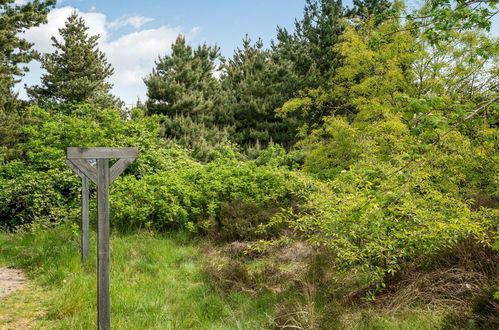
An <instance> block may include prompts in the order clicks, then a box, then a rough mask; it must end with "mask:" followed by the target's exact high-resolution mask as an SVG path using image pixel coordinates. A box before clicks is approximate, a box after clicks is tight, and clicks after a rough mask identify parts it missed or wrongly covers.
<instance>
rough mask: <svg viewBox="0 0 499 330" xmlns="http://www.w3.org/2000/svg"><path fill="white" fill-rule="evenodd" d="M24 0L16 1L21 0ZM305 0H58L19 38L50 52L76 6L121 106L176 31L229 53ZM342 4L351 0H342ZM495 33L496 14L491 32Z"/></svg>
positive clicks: (34, 73) (269, 34) (32, 76)
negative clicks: (103, 59) (102, 55)
mask: <svg viewBox="0 0 499 330" xmlns="http://www.w3.org/2000/svg"><path fill="white" fill-rule="evenodd" d="M25 2H27V0H16V3H25ZM304 3H305V0H211V1H207V0H181V1H179V0H163V1H159V0H156V1H153V0H141V1H126V0H121V1H119V0H100V1H98V0H59V1H58V3H57V5H56V8H55V9H52V11H51V12H50V13H49V15H48V23H47V24H44V25H42V26H39V27H35V28H31V29H29V30H28V31H27V32H26V35H25V38H26V39H27V40H28V41H31V42H33V43H34V48H35V49H37V50H38V51H40V52H42V53H46V52H52V51H53V50H54V48H53V47H52V45H51V40H50V38H51V36H57V35H58V29H59V28H61V27H62V26H63V25H64V22H65V20H66V18H67V17H68V16H69V15H70V14H71V13H72V12H73V11H74V10H76V11H77V12H78V13H79V14H80V15H81V16H82V17H83V18H84V19H85V22H86V24H87V26H89V28H90V29H89V34H90V35H94V34H99V35H100V40H99V48H100V49H101V50H102V51H103V52H104V53H105V54H106V56H107V59H108V61H109V62H110V63H111V65H112V66H113V67H114V75H113V76H112V77H111V78H110V79H109V80H110V82H111V83H112V84H113V89H112V93H113V94H114V95H116V96H118V97H120V98H121V99H122V100H123V101H125V103H126V104H128V105H131V104H135V103H136V101H137V98H140V99H141V100H142V101H144V100H145V99H146V87H145V85H144V83H143V78H144V77H146V76H147V75H148V74H149V73H150V72H151V71H152V69H153V67H154V61H155V60H156V59H157V58H158V56H159V55H165V54H168V53H169V51H170V46H171V44H172V43H173V42H174V41H175V39H176V37H177V36H178V35H179V34H182V35H184V36H185V37H186V40H187V42H188V43H190V44H192V45H198V44H200V43H203V42H206V43H207V44H212V45H214V44H217V45H219V46H220V47H221V52H222V55H224V56H225V57H230V56H231V55H232V54H233V52H234V50H235V49H236V48H237V47H239V46H240V45H241V40H242V39H243V37H244V36H245V35H246V34H248V36H249V37H250V38H252V39H257V38H259V37H260V38H262V39H263V41H264V42H265V45H269V43H270V40H272V39H274V38H275V32H276V27H277V26H281V27H285V28H288V29H289V30H292V29H293V26H294V20H295V18H300V17H301V16H302V13H303V6H304ZM344 3H345V4H346V5H347V6H348V5H349V4H351V0H347V1H344ZM491 34H492V35H493V36H499V18H495V20H494V22H493V28H492V31H491ZM29 68H30V72H28V73H27V74H26V76H25V77H23V79H22V81H21V83H19V84H18V85H17V86H16V90H17V91H18V92H19V94H20V96H21V98H26V93H25V91H24V85H28V86H31V85H35V84H38V83H39V81H40V76H41V75H42V73H43V70H42V69H41V68H40V64H39V63H38V62H32V63H30V64H29Z"/></svg>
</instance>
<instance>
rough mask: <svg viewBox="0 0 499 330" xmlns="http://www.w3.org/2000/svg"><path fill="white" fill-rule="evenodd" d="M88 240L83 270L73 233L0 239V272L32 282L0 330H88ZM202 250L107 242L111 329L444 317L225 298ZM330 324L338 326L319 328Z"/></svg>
mask: <svg viewBox="0 0 499 330" xmlns="http://www.w3.org/2000/svg"><path fill="white" fill-rule="evenodd" d="M90 239H91V248H92V250H91V252H90V257H89V260H88V262H87V263H86V264H85V265H84V266H82V265H81V261H80V254H79V238H78V234H77V232H75V231H74V230H73V231H72V230H68V228H61V229H57V230H51V231H39V232H36V233H25V234H6V233H0V266H4V267H5V266H8V267H17V268H22V269H24V270H25V271H26V272H27V275H28V278H29V279H30V281H29V282H28V286H27V287H26V288H25V289H23V290H20V291H18V292H16V293H14V294H12V295H10V296H8V297H6V298H3V300H2V304H0V329H18V328H34V329H40V328H43V329H94V328H95V323H96V255H95V246H96V242H95V233H92V234H91V237H90ZM202 247H203V244H200V241H199V239H198V238H195V237H192V236H189V235H188V234H185V233H169V234H154V233H150V232H142V233H136V234H133V235H119V234H114V233H113V234H112V239H111V324H112V327H113V328H114V329H268V328H272V323H271V320H272V316H273V315H274V316H275V312H276V310H279V308H280V310H281V311H282V312H284V314H287V313H288V312H292V313H295V312H296V314H295V315H300V317H305V318H307V317H309V318H310V315H311V313H312V314H314V316H313V318H314V320H310V319H308V320H307V319H305V320H302V321H301V323H299V324H297V325H298V326H305V328H309V329H317V328H321V325H320V324H323V327H322V328H324V327H326V328H328V329H438V328H439V324H441V321H442V318H443V313H441V312H439V311H429V310H419V309H413V310H408V311H407V310H406V311H401V312H399V313H396V314H390V313H380V312H379V311H377V310H375V309H372V308H368V307H365V308H362V309H359V308H351V309H344V308H342V310H341V313H340V314H338V315H337V317H336V316H335V315H333V313H334V311H333V312H331V313H330V312H329V311H328V307H327V305H329V306H333V307H334V302H332V303H331V302H329V304H328V303H326V304H323V303H319V304H314V303H313V306H312V308H315V310H312V309H310V307H311V305H309V306H307V302H306V299H304V297H303V295H301V294H300V290H299V289H295V291H292V292H283V293H280V294H272V293H270V292H259V293H258V294H256V295H255V294H253V295H252V294H248V293H244V292H240V291H239V292H238V291H232V292H230V291H229V292H227V291H225V292H223V291H221V290H218V289H216V288H215V286H214V284H213V283H211V282H210V280H209V279H208V278H207V275H206V273H205V271H204V269H203V266H202V265H203V262H202V261H203V258H209V257H210V255H209V254H205V253H204V251H202V249H203V248H202ZM261 263H262V261H261V260H260V261H259V260H255V261H252V262H250V264H249V266H250V268H255V269H257V270H258V269H259V268H261V267H262V265H261ZM250 270H251V269H250ZM287 306H291V307H290V308H288V307H287ZM333 309H334V308H333ZM307 313H308V314H307ZM329 316H331V318H332V319H334V320H333V321H331V322H329V323H328V322H326V323H323V321H324V319H327V318H328V317H329ZM337 320H339V321H337ZM316 321H317V322H316ZM316 324H319V325H318V326H317V325H316ZM325 324H327V325H325Z"/></svg>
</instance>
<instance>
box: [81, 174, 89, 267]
mask: <svg viewBox="0 0 499 330" xmlns="http://www.w3.org/2000/svg"><path fill="white" fill-rule="evenodd" d="M89 199H90V198H89V191H88V178H87V177H86V176H85V175H83V176H82V177H81V262H82V263H85V261H86V260H87V258H88V251H89V243H88V227H89V224H88V223H89V220H88V214H89V209H90V206H89V205H90V203H89Z"/></svg>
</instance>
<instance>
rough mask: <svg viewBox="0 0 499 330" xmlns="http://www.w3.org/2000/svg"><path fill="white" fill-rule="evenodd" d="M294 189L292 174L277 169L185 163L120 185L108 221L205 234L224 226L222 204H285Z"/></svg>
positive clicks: (229, 161) (231, 162) (230, 161)
mask: <svg viewBox="0 0 499 330" xmlns="http://www.w3.org/2000/svg"><path fill="white" fill-rule="evenodd" d="M175 163H176V162H175ZM298 190H299V186H298V185H297V184H296V183H295V180H293V177H292V176H291V174H290V173H289V172H288V171H287V170H285V169H282V168H277V167H275V166H257V165H256V164H255V163H254V162H241V161H238V160H236V159H234V158H231V157H221V158H219V159H216V160H215V161H213V162H210V163H208V164H206V165H201V164H198V163H196V162H194V161H191V163H190V164H186V163H185V162H184V163H183V164H182V166H178V165H176V166H174V167H171V168H169V169H168V170H159V171H157V172H156V173H154V174H150V175H146V176H144V177H143V178H141V179H140V180H139V179H137V178H135V177H133V176H127V177H125V178H123V179H122V180H118V181H117V182H116V183H115V184H114V186H113V191H112V194H111V195H112V207H111V209H112V210H113V216H112V219H113V220H112V221H113V223H114V224H115V225H116V226H118V227H120V228H124V229H130V228H132V229H133V228H140V227H145V228H154V229H157V230H168V229H179V228H181V229H188V230H191V231H199V230H201V231H204V230H208V229H213V228H212V226H215V229H216V228H219V227H220V226H221V225H223V224H222V223H221V222H220V210H221V208H222V206H223V205H224V203H225V202H226V201H235V200H241V201H244V202H248V203H252V204H253V205H255V207H266V206H273V205H286V204H289V203H290V202H291V201H292V200H293V199H294V195H295V192H296V191H298Z"/></svg>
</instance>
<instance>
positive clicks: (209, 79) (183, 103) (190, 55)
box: [144, 36, 225, 124]
mask: <svg viewBox="0 0 499 330" xmlns="http://www.w3.org/2000/svg"><path fill="white" fill-rule="evenodd" d="M217 60H220V49H219V47H211V46H208V45H206V44H203V45H201V46H199V47H197V48H196V49H193V48H192V47H191V46H189V45H187V44H186V41H185V38H184V37H183V36H178V38H177V40H176V41H175V43H174V44H173V45H172V53H171V54H170V55H165V56H163V57H161V56H160V57H159V58H158V60H157V61H156V67H155V69H154V70H153V72H152V73H151V74H150V75H149V76H148V77H147V78H145V79H144V82H145V84H146V86H147V96H148V100H147V111H148V113H149V114H164V115H167V116H169V117H175V116H190V117H192V119H193V120H195V121H197V122H200V123H204V124H218V123H221V122H223V120H224V119H225V118H223V116H224V114H223V113H221V112H220V111H221V109H220V106H221V104H222V103H221V102H222V101H223V98H222V95H221V93H220V83H219V81H218V80H217V79H216V78H215V77H214V76H213V73H214V72H215V71H217V70H218V69H219V68H218V65H217V64H216V61H217Z"/></svg>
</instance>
